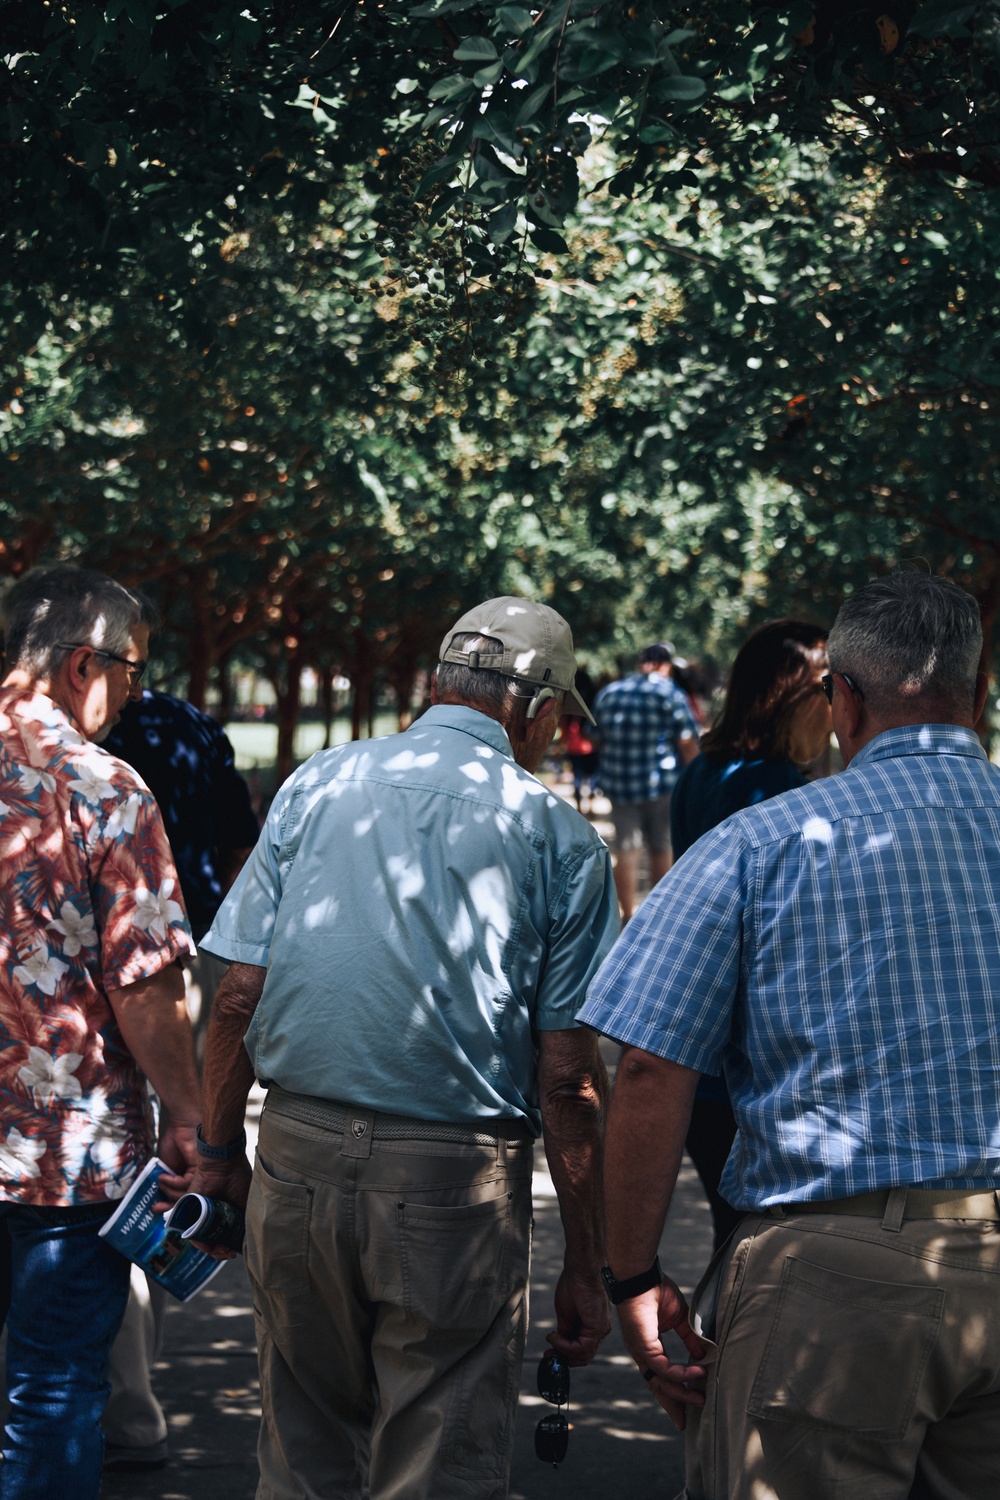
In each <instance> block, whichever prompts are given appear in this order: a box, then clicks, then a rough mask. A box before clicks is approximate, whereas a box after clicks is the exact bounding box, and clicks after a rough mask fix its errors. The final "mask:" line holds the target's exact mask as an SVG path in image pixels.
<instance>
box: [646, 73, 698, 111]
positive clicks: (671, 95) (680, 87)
mask: <svg viewBox="0 0 1000 1500" xmlns="http://www.w3.org/2000/svg"><path fill="white" fill-rule="evenodd" d="M657 92H658V93H659V96H660V98H661V99H677V100H678V101H679V102H681V103H684V104H694V103H696V102H697V101H698V100H699V99H704V97H705V94H706V93H707V92H708V91H707V89H706V88H705V81H704V79H702V78H690V77H685V76H684V75H680V76H679V77H677V78H665V79H664V80H663V82H662V83H661V84H660V86H659V89H658V91H657Z"/></svg>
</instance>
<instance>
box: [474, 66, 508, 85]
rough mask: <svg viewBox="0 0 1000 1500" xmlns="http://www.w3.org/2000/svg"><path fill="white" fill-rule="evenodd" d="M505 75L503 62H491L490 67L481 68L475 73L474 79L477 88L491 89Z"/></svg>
mask: <svg viewBox="0 0 1000 1500" xmlns="http://www.w3.org/2000/svg"><path fill="white" fill-rule="evenodd" d="M502 76H503V62H502V61H501V62H495V63H490V65H489V67H488V68H480V69H479V72H478V73H473V75H472V81H473V83H474V84H475V85H476V88H477V89H490V88H492V87H493V85H494V84H495V83H498V82H499V81H500V79H501V78H502Z"/></svg>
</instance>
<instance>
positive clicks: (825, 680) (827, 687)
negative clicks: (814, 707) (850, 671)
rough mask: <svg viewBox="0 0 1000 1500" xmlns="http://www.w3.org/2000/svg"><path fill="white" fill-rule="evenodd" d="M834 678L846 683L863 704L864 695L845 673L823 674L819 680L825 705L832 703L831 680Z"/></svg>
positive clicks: (852, 679)
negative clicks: (824, 695)
mask: <svg viewBox="0 0 1000 1500" xmlns="http://www.w3.org/2000/svg"><path fill="white" fill-rule="evenodd" d="M835 676H836V677H839V678H841V680H842V681H844V682H846V683H847V686H848V687H849V688H850V690H851V692H852V693H857V695H858V697H859V698H860V699H861V701H862V703H863V702H864V698H865V695H864V693H863V692H862V691H861V688H860V686H859V685H858V683H856V682H855V680H854V678H853V677H849V676H848V675H847V673H846V672H836V673H834V672H825V673H824V674H823V676H822V677H821V678H820V680H819V685H820V687H821V688H822V689H823V691H824V693H825V694H826V701H827V703H831V704H832V703H833V679H834V677H835Z"/></svg>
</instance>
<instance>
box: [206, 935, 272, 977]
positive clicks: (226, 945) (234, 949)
mask: <svg viewBox="0 0 1000 1500" xmlns="http://www.w3.org/2000/svg"><path fill="white" fill-rule="evenodd" d="M198 947H199V948H200V949H201V950H202V951H203V952H205V953H211V954H212V956H213V957H214V958H221V959H222V961H223V962H224V963H227V964H253V965H254V967H255V968H258V969H266V968H267V960H268V955H269V954H270V951H271V949H270V944H268V943H242V942H236V941H235V940H233V939H231V938H224V937H220V936H219V934H218V933H217V932H212V931H209V932H206V934H205V936H204V937H203V938H202V940H201V942H200V943H199V944H198Z"/></svg>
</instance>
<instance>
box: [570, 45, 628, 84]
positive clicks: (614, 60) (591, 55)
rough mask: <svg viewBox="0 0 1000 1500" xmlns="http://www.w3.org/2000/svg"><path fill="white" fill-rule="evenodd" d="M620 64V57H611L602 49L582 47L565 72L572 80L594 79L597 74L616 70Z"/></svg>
mask: <svg viewBox="0 0 1000 1500" xmlns="http://www.w3.org/2000/svg"><path fill="white" fill-rule="evenodd" d="M620 62H621V58H620V57H614V56H612V54H611V53H610V52H608V51H607V50H606V49H605V48H604V47H584V48H583V50H582V51H581V52H578V53H577V54H576V55H575V56H574V57H573V59H572V60H571V62H570V63H569V65H568V67H567V71H568V72H569V74H570V76H571V77H573V78H596V77H597V76H598V74H599V73H606V72H607V71H608V69H609V68H616V67H617V66H618V64H619V63H620Z"/></svg>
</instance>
